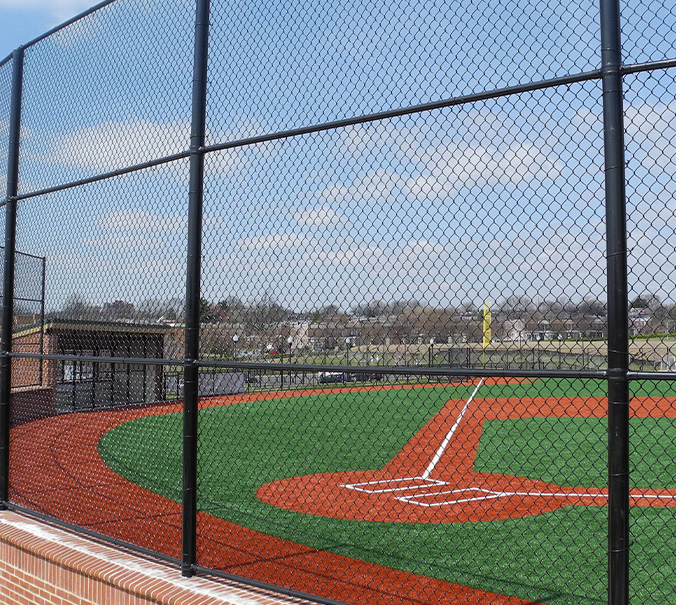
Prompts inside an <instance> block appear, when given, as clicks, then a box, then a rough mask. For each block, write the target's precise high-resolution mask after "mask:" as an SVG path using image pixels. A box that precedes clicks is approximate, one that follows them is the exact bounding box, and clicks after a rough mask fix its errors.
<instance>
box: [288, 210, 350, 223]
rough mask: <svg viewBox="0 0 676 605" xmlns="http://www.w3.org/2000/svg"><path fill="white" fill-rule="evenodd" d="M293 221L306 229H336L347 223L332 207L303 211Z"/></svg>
mask: <svg viewBox="0 0 676 605" xmlns="http://www.w3.org/2000/svg"><path fill="white" fill-rule="evenodd" d="M293 220H294V221H296V222H297V223H298V224H299V225H302V226H304V227H336V226H338V225H344V224H345V223H346V221H345V219H344V218H343V217H342V216H341V215H340V214H338V213H337V212H336V211H335V210H333V208H331V207H330V206H320V207H319V208H312V209H309V210H301V211H299V212H296V213H295V214H294V215H293Z"/></svg>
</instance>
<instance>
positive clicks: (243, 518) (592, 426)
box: [99, 380, 676, 605]
mask: <svg viewBox="0 0 676 605" xmlns="http://www.w3.org/2000/svg"><path fill="white" fill-rule="evenodd" d="M648 389H649V387H648V386H646V385H639V386H638V387H637V389H636V393H637V394H646V393H647V391H648ZM471 390H472V387H469V386H457V387H435V388H425V389H412V390H398V391H375V392H368V393H349V394H348V393H341V394H327V395H322V396H311V397H299V398H293V399H279V400H270V401H263V402H255V403H244V404H238V405H233V406H225V407H220V408H210V409H206V410H203V411H201V412H200V433H199V445H200V455H199V508H200V510H203V511H205V512H208V513H210V514H212V515H215V516H217V517H221V518H224V519H227V520H229V521H232V522H234V523H238V524H241V525H244V526H246V527H250V528H252V529H255V530H258V531H261V532H264V533H267V534H271V535H274V536H278V537H280V538H284V539H287V540H293V541H294V542H300V543H304V544H307V545H309V546H312V547H315V548H319V549H323V550H327V551H330V552H334V553H338V554H342V555H345V556H349V557H354V558H357V559H361V560H364V561H370V562H373V563H377V564H381V565H386V566H388V567H392V568H396V569H403V570H407V571H410V572H414V573H419V574H423V575H426V576H432V577H435V578H439V579H442V580H448V581H451V582H457V583H460V584H465V585H469V586H473V587H476V588H482V589H485V590H490V591H495V592H501V593H504V594H509V595H513V596H518V597H521V598H524V599H530V600H534V601H537V602H542V603H548V604H550V605H591V604H597V603H598V604H600V603H604V602H605V581H606V580H605V577H606V555H605V550H606V532H607V529H606V527H607V520H606V509H605V508H601V507H580V506H575V507H566V508H563V509H560V510H558V511H555V512H553V513H547V514H542V515H536V516H533V517H527V518H524V519H514V520H507V521H499V522H481V523H464V524H452V523H448V524H416V523H373V522H364V521H346V520H340V519H328V518H323V517H318V516H313V515H304V514H298V513H293V512H290V511H286V510H282V509H278V508H275V507H272V506H270V505H267V504H264V503H262V502H261V501H259V500H258V499H257V498H256V497H255V492H256V489H257V488H258V487H259V486H260V485H262V484H264V483H266V482H269V481H273V480H276V479H281V478H285V477H291V476H297V475H304V474H309V473H318V472H333V471H342V470H365V469H378V468H381V467H383V466H384V465H385V464H386V463H387V462H388V461H389V460H390V459H391V458H392V457H393V456H394V455H395V454H396V453H397V452H398V451H399V450H400V449H401V448H402V447H403V445H404V444H405V443H406V442H407V441H408V440H409V439H410V438H411V437H412V436H413V435H414V434H415V433H416V432H417V431H418V430H419V429H420V428H421V427H422V426H423V425H424V424H425V422H427V420H429V419H430V418H431V417H432V416H433V415H434V414H436V413H437V412H438V411H439V410H440V409H441V407H442V406H443V404H444V403H445V401H446V400H447V399H449V398H450V397H457V398H467V397H468V396H469V394H470V392H471ZM650 391H651V392H652V393H653V394H659V393H669V394H671V395H672V396H673V395H674V394H675V393H673V392H671V391H669V385H664V384H661V383H658V385H657V386H656V387H650ZM604 393H605V385H604V384H603V383H597V382H593V381H586V382H582V381H561V380H539V381H535V382H533V383H524V384H515V385H508V386H499V385H496V386H484V387H482V388H481V390H480V392H479V396H481V397H506V396H511V397H519V396H524V397H557V396H558V397H566V396H568V397H570V396H583V397H584V396H603V395H604ZM181 428H182V419H181V416H180V415H178V414H168V415H164V416H155V417H147V418H141V419H138V420H134V421H131V422H128V423H126V424H123V425H121V426H119V427H117V428H116V429H114V430H113V431H111V432H109V433H108V434H107V435H105V436H104V438H103V439H102V440H101V442H100V444H99V451H100V453H101V455H102V456H103V458H104V460H105V461H106V463H107V464H108V465H109V466H111V467H112V468H113V469H114V470H115V471H116V472H118V473H120V474H121V475H123V476H125V477H126V478H127V479H129V480H130V481H133V482H134V483H137V484H139V485H142V486H143V487H146V488H148V489H151V490H153V491H155V492H157V493H159V494H162V495H163V496H166V497H168V498H171V499H173V500H176V501H179V500H180V494H181ZM675 436H676V435H675V434H674V428H673V426H672V422H671V421H667V420H664V419H650V421H649V422H647V421H640V422H633V424H632V437H634V438H635V439H636V440H637V441H638V440H640V441H641V442H642V443H644V446H643V449H642V450H640V451H639V450H637V451H636V453H635V454H634V453H633V455H632V463H633V464H634V465H635V467H636V468H637V469H640V470H637V476H638V477H640V483H645V485H646V486H652V487H660V486H671V485H672V483H673V478H674V476H676V475H675V474H674V472H673V463H672V462H671V461H669V460H666V461H665V459H666V457H668V456H670V455H671V460H673V459H674V456H673V453H674V451H673V446H672V443H673V442H674V437H675ZM543 457H544V460H545V462H544V463H543V462H540V459H541V458H543ZM643 458H645V460H643ZM604 460H605V428H604V426H603V421H602V420H596V419H594V420H592V421H587V420H586V419H579V418H574V419H542V418H535V419H529V420H517V421H512V420H510V421H501V422H497V421H492V422H488V423H484V429H483V431H482V439H481V443H480V448H479V456H478V459H477V469H476V470H483V471H485V472H509V473H510V474H517V475H521V476H529V477H532V478H537V479H544V480H547V481H553V482H555V483H559V484H562V485H567V484H570V485H580V486H584V485H588V486H594V487H603V486H604V485H605V467H604ZM651 473H652V474H651ZM653 481H654V483H652V482H653ZM634 530H636V531H634ZM675 530H676V519H675V515H674V512H673V509H652V510H651V509H638V508H637V509H635V510H634V512H633V515H632V532H633V533H632V539H633V545H632V590H633V591H634V593H633V594H632V598H633V599H635V600H636V602H640V603H643V604H648V603H665V602H672V603H676V596H675V595H676V583H675V580H674V578H675V577H676V561H675V558H674V556H673V554H672V553H673V552H675V549H676V531H675Z"/></svg>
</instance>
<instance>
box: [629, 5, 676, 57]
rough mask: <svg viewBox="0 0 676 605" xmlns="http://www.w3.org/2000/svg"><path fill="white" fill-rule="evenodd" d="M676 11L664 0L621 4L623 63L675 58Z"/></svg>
mask: <svg viewBox="0 0 676 605" xmlns="http://www.w3.org/2000/svg"><path fill="white" fill-rule="evenodd" d="M675 31H676V11H674V7H673V6H672V5H670V4H669V3H668V2H663V0H639V1H637V2H626V3H624V4H623V5H622V54H623V56H624V64H625V65H629V64H631V63H646V62H650V61H663V60H665V59H676V46H675V43H676V34H675V33H674V32H675Z"/></svg>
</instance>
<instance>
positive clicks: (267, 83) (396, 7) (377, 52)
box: [208, 0, 598, 143]
mask: <svg viewBox="0 0 676 605" xmlns="http://www.w3.org/2000/svg"><path fill="white" fill-rule="evenodd" d="M596 12H597V8H596V4H595V3H593V2H587V1H581V2H572V3H559V4H556V3H554V4H548V5H543V4H542V3H541V2H536V1H535V0H527V1H525V2H520V3H519V4H518V5H515V4H514V3H511V2H498V3H492V4H488V3H486V2H484V1H483V0H475V1H472V2H463V3H458V2H452V1H450V0H430V1H427V2H420V3H411V2H387V3H382V2H367V3H361V2H349V3H347V4H341V5H337V4H332V3H330V2H321V3H317V2H308V1H294V2H285V3H283V4H278V5H275V4H270V3H264V2H221V1H215V2H212V28H211V33H210V40H211V43H210V51H211V52H210V62H211V63H210V64H211V68H210V69H211V72H212V73H214V74H221V73H223V74H227V77H223V78H221V77H211V78H210V79H209V118H208V125H209V141H210V142H213V143H216V142H222V141H226V140H230V139H240V138H247V137H250V136H256V135H261V134H266V133H273V132H276V131H281V130H287V129H292V128H297V127H300V126H308V125H311V124H317V123H322V122H328V121H331V120H338V119H342V118H347V117H352V116H359V115H364V114H369V113H374V112H379V111H385V110H388V109H394V108H399V107H406V106H409V105H417V104H420V103H426V102H431V101H436V100H439V99H445V98H449V97H454V96H460V95H464V94H469V93H472V92H477V91H483V90H491V89H494V88H502V87H505V86H510V85H514V84H519V83H523V82H528V81H535V80H540V79H547V78H553V77H556V76H563V75H567V74H570V73H577V72H582V71H589V70H591V69H594V68H596V67H597V66H598V53H597V52H596V48H597V46H598V42H597V39H598V32H597V26H596V22H597V19H596V16H595V15H596Z"/></svg>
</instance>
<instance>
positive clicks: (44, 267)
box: [39, 256, 47, 386]
mask: <svg viewBox="0 0 676 605" xmlns="http://www.w3.org/2000/svg"><path fill="white" fill-rule="evenodd" d="M46 276H47V257H46V256H45V257H43V258H42V284H41V286H42V289H41V290H40V355H44V354H45V294H46V292H47V278H46ZM44 366H45V360H44V359H40V375H39V378H40V386H42V380H43V378H44Z"/></svg>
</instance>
